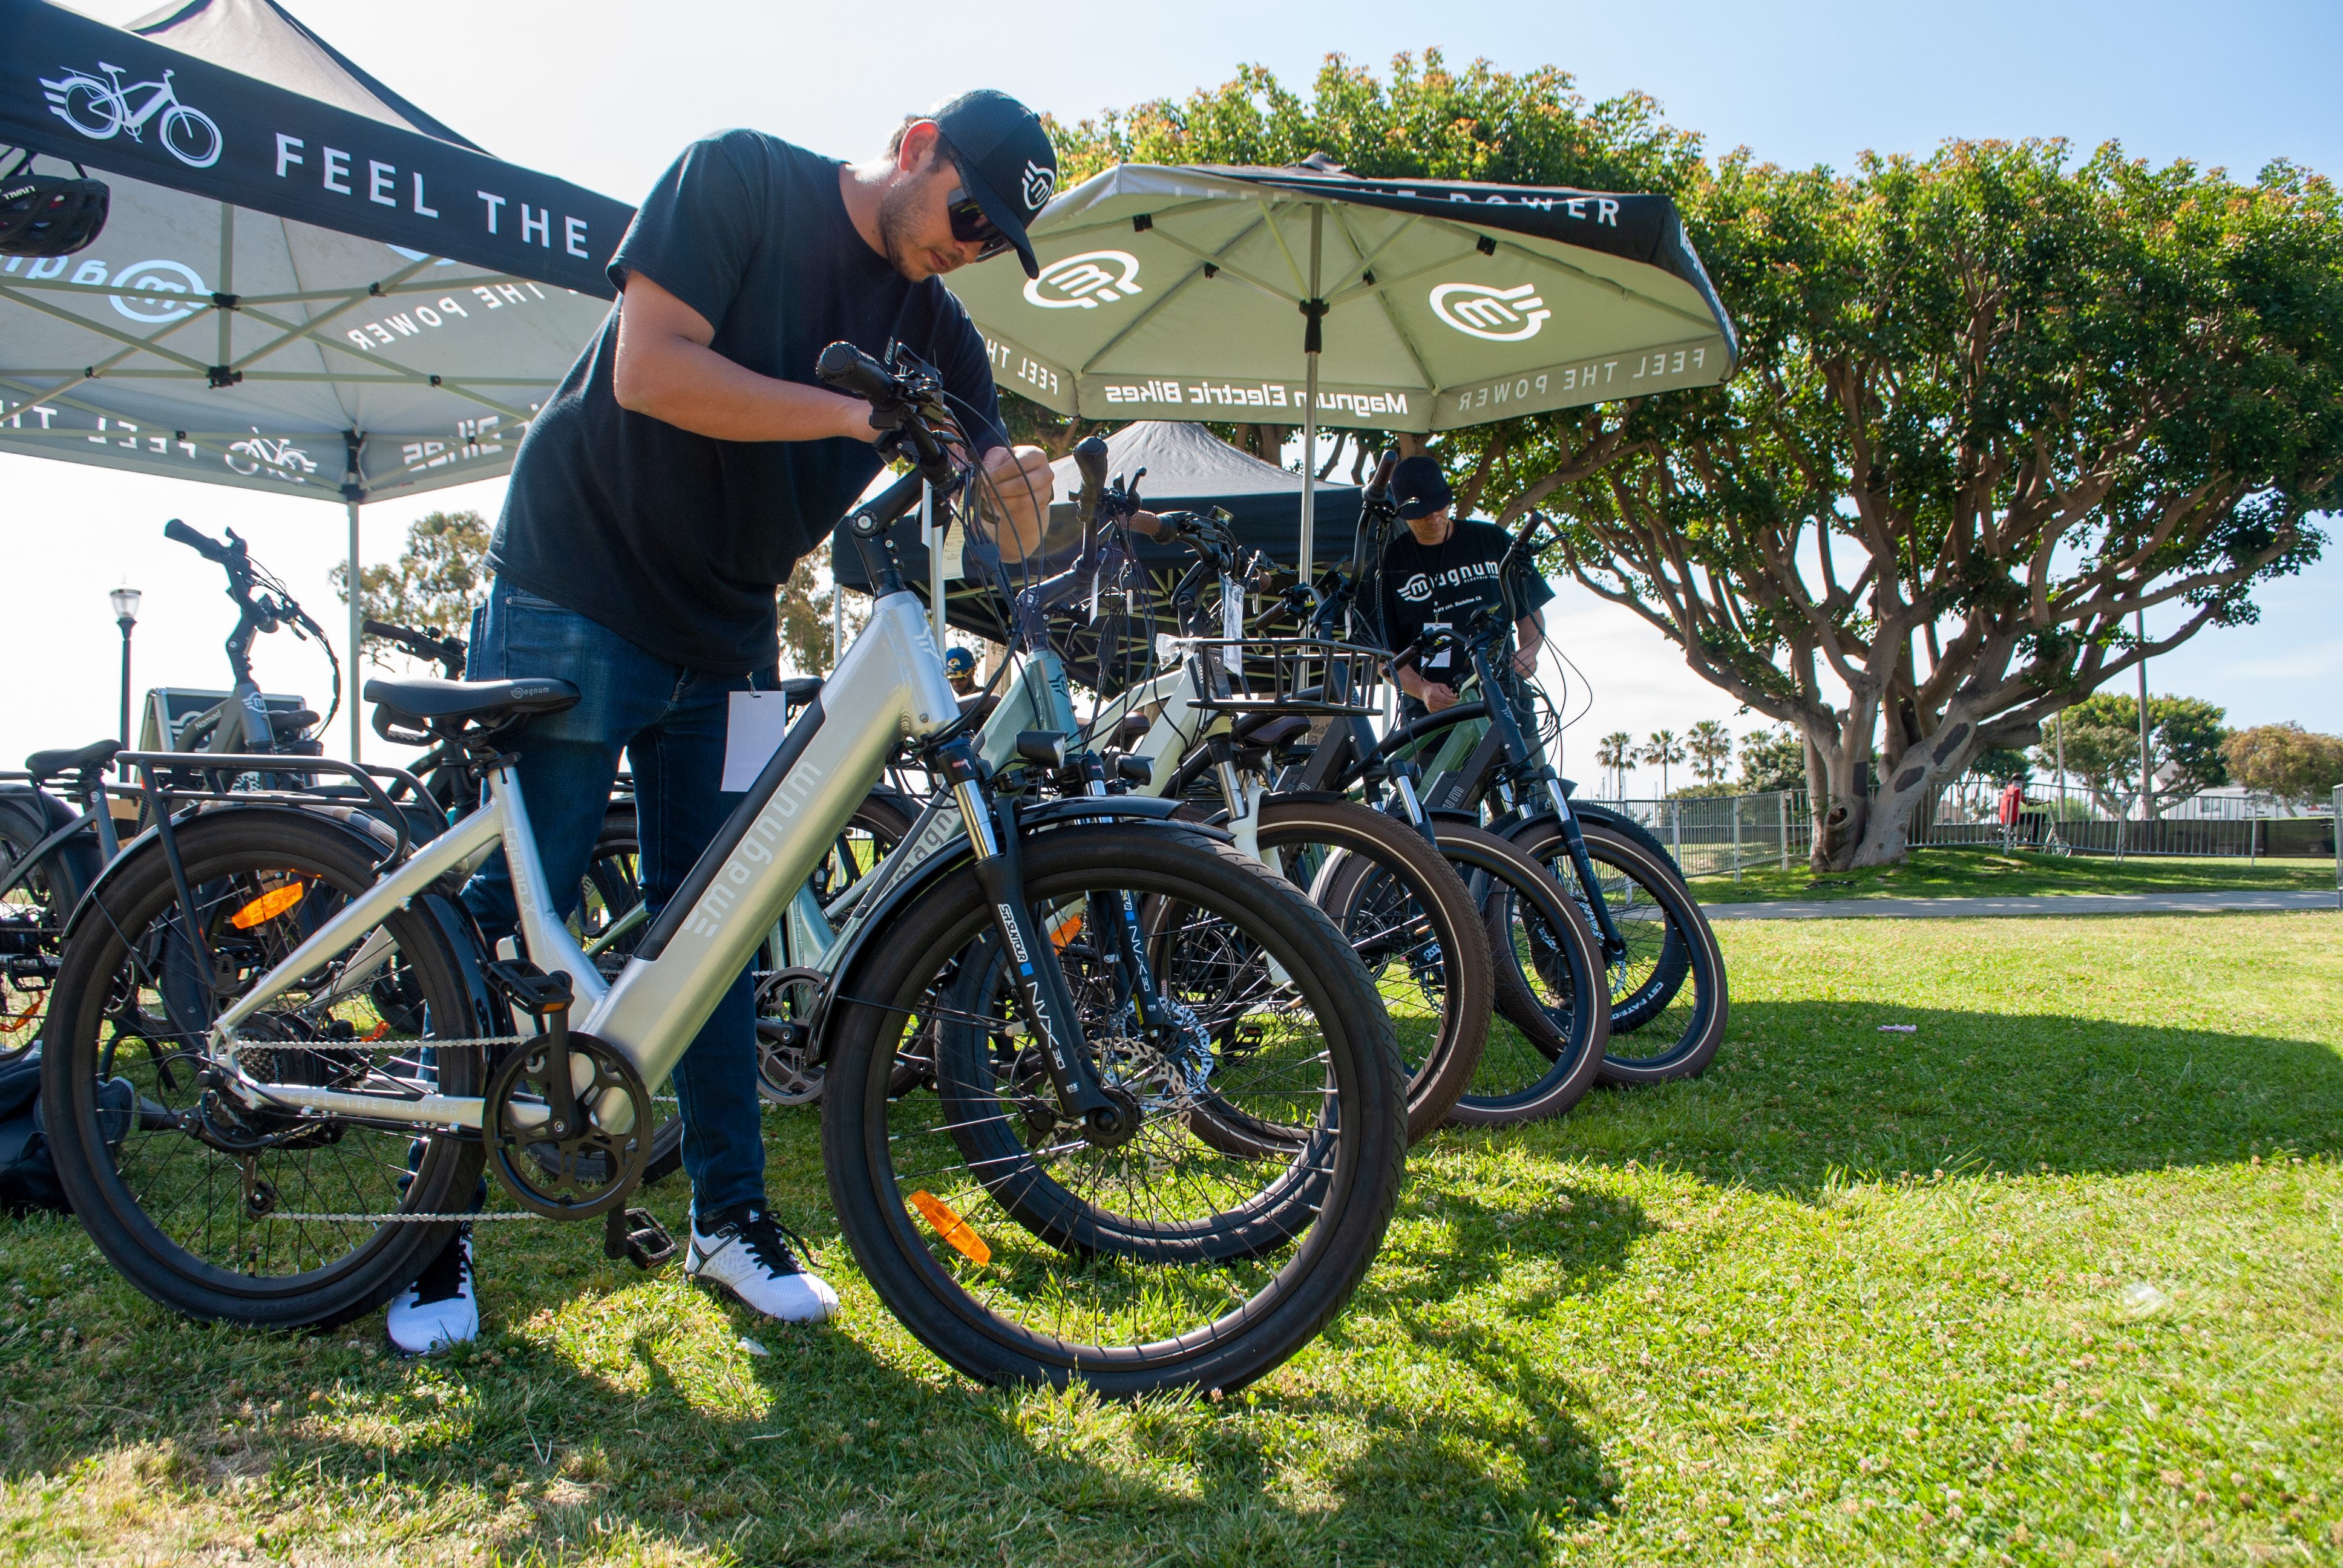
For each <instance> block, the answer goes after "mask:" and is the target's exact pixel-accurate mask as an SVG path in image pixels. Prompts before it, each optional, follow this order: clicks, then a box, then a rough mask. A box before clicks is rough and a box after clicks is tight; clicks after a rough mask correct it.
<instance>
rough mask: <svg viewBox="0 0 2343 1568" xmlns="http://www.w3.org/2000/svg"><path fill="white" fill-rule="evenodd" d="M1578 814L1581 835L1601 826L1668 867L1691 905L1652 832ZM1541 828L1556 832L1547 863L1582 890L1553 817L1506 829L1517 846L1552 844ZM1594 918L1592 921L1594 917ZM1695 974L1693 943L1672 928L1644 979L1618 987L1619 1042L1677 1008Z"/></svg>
mask: <svg viewBox="0 0 2343 1568" xmlns="http://www.w3.org/2000/svg"><path fill="white" fill-rule="evenodd" d="M1573 815H1574V816H1576V817H1577V818H1578V822H1579V829H1580V831H1581V832H1582V833H1584V830H1585V828H1586V825H1587V824H1588V823H1590V822H1592V823H1595V824H1598V825H1600V826H1601V827H1603V828H1604V829H1605V830H1606V831H1610V832H1612V833H1614V834H1621V835H1624V836H1625V837H1626V838H1627V839H1631V840H1632V841H1634V843H1635V844H1637V845H1638V846H1640V847H1641V848H1642V849H1644V853H1645V855H1646V856H1647V857H1648V858H1649V859H1650V860H1651V861H1652V862H1653V863H1654V864H1655V865H1658V866H1661V867H1663V868H1665V869H1667V870H1668V871H1669V872H1670V873H1671V875H1672V876H1673V877H1674V882H1675V885H1676V887H1677V888H1679V889H1681V890H1683V892H1684V898H1685V900H1687V901H1690V900H1692V890H1691V889H1689V888H1687V887H1685V886H1684V874H1683V869H1682V868H1681V867H1679V866H1677V865H1676V862H1675V857H1674V856H1673V855H1671V854H1669V853H1668V851H1667V849H1666V846H1664V845H1663V844H1662V843H1661V842H1660V841H1659V839H1656V838H1654V837H1653V835H1652V834H1651V832H1650V831H1649V830H1648V829H1644V827H1643V826H1642V825H1641V824H1639V823H1636V822H1634V821H1633V820H1631V819H1628V818H1624V817H1622V816H1620V815H1619V814H1618V813H1617V812H1615V811H1606V810H1603V809H1599V808H1598V809H1595V810H1594V812H1592V813H1586V812H1580V811H1577V810H1576V809H1575V808H1574V809H1573ZM1540 824H1544V827H1545V828H1547V829H1552V830H1553V837H1552V841H1553V843H1554V853H1553V855H1552V856H1550V857H1542V858H1544V859H1550V861H1551V869H1552V870H1553V872H1554V876H1555V878H1556V879H1559V880H1560V881H1561V883H1562V885H1563V886H1564V887H1565V888H1570V889H1573V890H1575V889H1576V888H1577V887H1578V877H1577V869H1576V868H1575V867H1574V866H1573V865H1572V864H1571V862H1570V859H1569V857H1568V856H1567V855H1566V854H1564V853H1563V852H1562V850H1561V848H1560V834H1561V829H1560V826H1559V824H1558V823H1557V822H1556V821H1555V819H1554V817H1553V816H1552V815H1551V814H1545V815H1541V816H1537V817H1532V818H1528V819H1523V820H1522V821H1518V822H1515V823H1513V824H1512V825H1510V826H1509V827H1508V828H1507V829H1505V831H1506V836H1507V837H1509V838H1511V839H1513V840H1514V841H1516V842H1521V841H1523V839H1529V840H1533V841H1535V842H1537V843H1541V844H1544V843H1545V842H1547V841H1548V839H1547V837H1546V835H1544V834H1542V833H1541V832H1540V831H1539V830H1538V829H1539V825H1540ZM1576 896H1577V901H1578V902H1579V904H1580V905H1581V906H1582V907H1586V900H1585V898H1584V895H1576ZM1589 918H1590V919H1592V916H1591V914H1590V916H1589ZM1691 973H1692V944H1691V943H1689V942H1687V941H1684V940H1679V939H1677V938H1676V936H1675V934H1674V930H1673V928H1671V930H1670V931H1669V934H1668V936H1667V938H1666V939H1665V940H1664V942H1663V944H1662V948H1661V951H1660V953H1659V956H1658V958H1657V959H1656V960H1654V961H1653V962H1652V963H1651V965H1650V967H1649V970H1648V972H1647V973H1646V974H1644V978H1642V979H1640V980H1637V982H1636V983H1635V984H1634V986H1632V987H1629V988H1626V989H1625V990H1619V989H1618V988H1617V987H1616V986H1614V995H1613V997H1612V1000H1611V1032H1612V1034H1613V1035H1614V1037H1615V1036H1619V1035H1628V1034H1633V1033H1634V1032H1635V1031H1636V1030H1639V1029H1641V1028H1643V1027H1644V1025H1645V1024H1647V1023H1649V1022H1651V1020H1654V1019H1655V1018H1657V1017H1659V1016H1660V1015H1661V1014H1662V1013H1664V1012H1665V1011H1666V1010H1668V1008H1669V1007H1670V1006H1672V1005H1673V1004H1674V1001H1675V997H1676V991H1677V990H1678V989H1679V988H1680V987H1681V986H1683V984H1684V979H1685V977H1686V976H1687V975H1689V974H1691Z"/></svg>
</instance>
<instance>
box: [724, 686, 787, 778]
mask: <svg viewBox="0 0 2343 1568" xmlns="http://www.w3.org/2000/svg"><path fill="white" fill-rule="evenodd" d="M788 733H789V699H788V698H786V697H784V696H782V695H781V694H780V693H779V692H778V691H736V692H734V693H733V694H732V709H731V711H730V712H729V713H728V714H726V715H725V722H724V779H723V781H722V782H721V783H719V785H718V786H717V788H718V789H723V790H726V791H728V792H730V793H734V794H737V793H739V791H740V790H743V789H747V788H748V787H749V785H751V784H754V783H755V782H756V781H757V775H758V774H759V773H762V772H763V771H764V770H765V764H766V763H768V762H770V761H771V760H772V759H773V753H774V752H776V751H779V749H781V737H782V736H784V735H787V734H788Z"/></svg>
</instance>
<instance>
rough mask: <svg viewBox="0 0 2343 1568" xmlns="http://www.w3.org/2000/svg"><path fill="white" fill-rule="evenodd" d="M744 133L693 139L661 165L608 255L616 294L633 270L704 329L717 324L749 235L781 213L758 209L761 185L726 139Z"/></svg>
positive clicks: (736, 286)
mask: <svg viewBox="0 0 2343 1568" xmlns="http://www.w3.org/2000/svg"><path fill="white" fill-rule="evenodd" d="M750 134H751V133H749V132H746V131H727V132H724V133H723V134H721V135H719V136H709V137H708V138H707V139H705V140H703V141H697V142H694V143H692V144H691V146H688V147H686V148H684V149H683V156H680V157H679V158H677V159H676V160H675V162H674V163H672V164H669V166H668V170H667V172H666V173H665V174H663V175H661V176H659V184H658V185H656V186H652V187H651V194H650V195H649V196H646V197H645V198H644V199H643V205H642V206H641V207H639V209H637V211H636V213H635V221H634V222H633V223H632V224H630V225H628V227H627V236H626V237H625V238H624V239H622V240H620V241H619V242H618V254H617V255H616V256H612V257H611V258H610V267H609V272H610V281H611V282H612V283H614V284H616V285H617V286H618V287H619V288H620V289H621V290H623V289H624V288H625V287H626V286H627V279H628V277H629V276H632V275H633V274H635V273H638V272H639V273H641V274H642V275H643V276H645V277H648V278H649V279H650V280H651V281H652V282H653V283H656V284H658V285H659V286H660V287H661V288H664V289H666V290H667V291H668V292H669V294H672V295H674V296H675V297H677V298H678V299H680V300H682V301H683V302H684V303H685V304H686V305H689V307H691V308H692V309H694V310H697V311H698V312H699V314H700V315H701V316H703V317H707V318H708V323H709V326H711V327H721V326H722V325H723V323H724V317H725V316H726V315H727V314H728V313H729V311H730V310H731V308H732V301H733V299H734V297H736V296H738V295H739V292H740V280H741V276H742V275H743V273H744V272H745V270H746V268H747V266H748V261H749V255H750V254H751V252H752V251H753V250H754V249H755V246H756V243H757V236H759V235H760V234H762V233H764V232H765V230H766V228H767V226H768V225H769V223H773V222H777V221H779V220H780V219H781V218H782V217H783V216H785V215H782V214H769V213H767V212H766V211H765V206H766V203H767V200H768V196H769V190H768V184H767V182H766V181H764V180H762V179H751V178H750V177H749V176H748V175H747V174H746V173H745V172H744V165H743V161H742V158H741V154H742V153H743V151H744V150H745V149H743V148H741V147H739V146H735V145H734V139H735V138H736V137H746V136H749V135H750Z"/></svg>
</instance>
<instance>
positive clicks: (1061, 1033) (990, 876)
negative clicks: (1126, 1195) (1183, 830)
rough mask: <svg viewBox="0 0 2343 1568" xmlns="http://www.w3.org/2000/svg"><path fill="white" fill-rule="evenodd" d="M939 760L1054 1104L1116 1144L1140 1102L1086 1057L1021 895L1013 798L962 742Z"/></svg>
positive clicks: (1049, 950) (1068, 996)
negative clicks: (990, 787) (1120, 1093)
mask: <svg viewBox="0 0 2343 1568" xmlns="http://www.w3.org/2000/svg"><path fill="white" fill-rule="evenodd" d="M937 760H938V763H939V765H940V771H941V772H942V774H943V777H944V779H945V781H946V782H947V783H948V784H949V785H950V789H951V792H952V800H953V803H954V804H955V805H957V806H958V807H959V808H960V821H961V824H962V825H963V826H964V827H965V828H966V829H968V841H969V843H970V846H971V847H972V848H973V849H974V850H975V855H976V868H975V869H976V880H977V886H978V887H980V888H981V889H982V890H983V891H984V898H985V902H986V903H987V904H988V905H990V907H991V910H992V924H993V929H994V930H997V931H998V932H999V933H1000V935H1001V942H1002V944H1003V945H1004V946H1005V947H1006V948H1007V949H1008V952H1009V958H1010V962H1011V968H1012V970H1013V971H1014V972H1013V990H1014V994H1015V997H1016V1005H1017V1014H1018V1018H1019V1019H1020V1020H1021V1021H1022V1022H1023V1024H1024V1026H1025V1030H1026V1033H1027V1035H1028V1037H1029V1038H1031V1040H1035V1041H1036V1042H1038V1043H1039V1044H1040V1046H1041V1059H1042V1060H1043V1061H1044V1062H1046V1063H1047V1064H1048V1067H1049V1072H1050V1080H1051V1082H1052V1083H1053V1084H1055V1085H1056V1087H1057V1091H1058V1102H1059V1105H1060V1106H1061V1109H1062V1110H1063V1111H1065V1113H1066V1114H1067V1115H1069V1116H1071V1117H1073V1118H1075V1119H1077V1120H1079V1121H1081V1124H1082V1130H1083V1132H1084V1134H1085V1135H1086V1136H1088V1137H1089V1138H1090V1139H1091V1141H1093V1142H1101V1143H1104V1142H1119V1141H1122V1140H1123V1139H1125V1138H1128V1137H1129V1136H1130V1135H1131V1132H1132V1131H1135V1124H1136V1121H1137V1115H1136V1111H1137V1108H1136V1106H1135V1105H1131V1104H1130V1103H1127V1102H1126V1101H1121V1100H1119V1099H1117V1098H1116V1097H1115V1096H1112V1095H1110V1094H1109V1093H1108V1092H1107V1091H1106V1090H1105V1088H1104V1087H1103V1086H1102V1085H1101V1084H1100V1082H1099V1079H1098V1071H1097V1069H1096V1068H1095V1067H1094V1066H1093V1065H1092V1064H1091V1058H1090V1051H1089V1050H1088V1049H1087V1046H1086V1043H1085V1041H1084V1040H1083V1038H1082V1026H1081V1014H1080V1013H1079V1012H1078V1011H1077V1010H1075V1007H1074V998H1073V993H1072V991H1071V990H1070V989H1069V988H1068V987H1067V985H1066V976H1065V972H1064V970H1061V968H1060V967H1059V965H1058V963H1057V954H1056V950H1055V949H1054V948H1053V947H1051V944H1050V941H1049V939H1048V938H1047V937H1046V936H1044V935H1043V934H1042V931H1041V924H1040V922H1039V921H1037V920H1034V918H1033V908H1032V905H1031V903H1030V902H1029V901H1028V900H1027V899H1026V897H1025V864H1024V857H1023V856H1022V855H1021V853H1020V852H1019V848H1018V831H1017V808H1016V804H1015V802H1014V801H1013V800H1011V799H1009V798H1008V797H1006V796H1004V797H1002V798H1001V799H999V800H993V799H989V798H988V797H987V795H986V793H985V789H984V781H983V779H982V776H981V775H980V774H979V773H978V771H977V767H976V758H975V754H974V752H973V751H972V750H971V749H970V747H969V745H968V743H967V742H966V741H964V740H962V741H955V742H954V743H953V744H951V745H950V746H949V747H947V748H945V749H944V750H943V752H942V753H941V755H940V757H939V758H938V759H937Z"/></svg>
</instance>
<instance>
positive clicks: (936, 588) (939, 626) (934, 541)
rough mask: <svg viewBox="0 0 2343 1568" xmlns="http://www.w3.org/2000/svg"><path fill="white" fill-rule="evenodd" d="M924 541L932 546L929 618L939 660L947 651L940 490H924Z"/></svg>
mask: <svg viewBox="0 0 2343 1568" xmlns="http://www.w3.org/2000/svg"><path fill="white" fill-rule="evenodd" d="M920 542H921V543H922V544H924V545H926V546H927V547H928V619H929V620H930V622H931V623H933V625H934V627H935V628H936V657H937V658H942V657H943V652H944V547H943V541H942V540H940V539H939V538H936V487H934V486H933V485H929V484H922V485H921V486H920Z"/></svg>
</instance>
